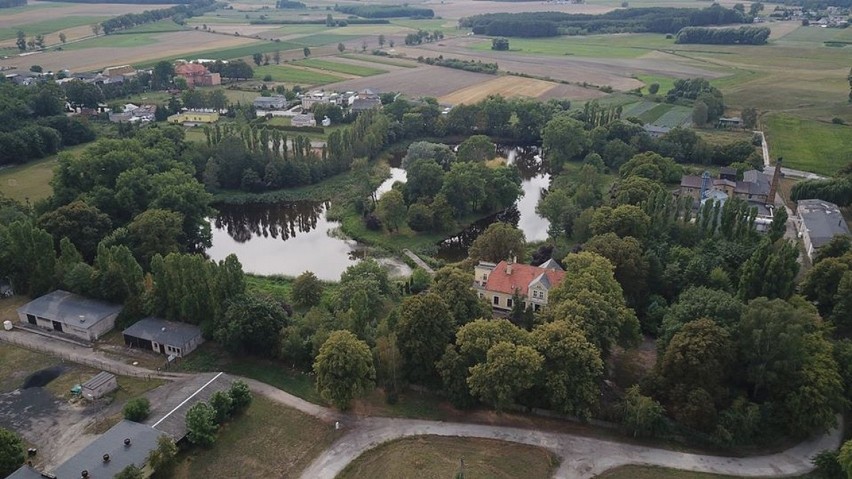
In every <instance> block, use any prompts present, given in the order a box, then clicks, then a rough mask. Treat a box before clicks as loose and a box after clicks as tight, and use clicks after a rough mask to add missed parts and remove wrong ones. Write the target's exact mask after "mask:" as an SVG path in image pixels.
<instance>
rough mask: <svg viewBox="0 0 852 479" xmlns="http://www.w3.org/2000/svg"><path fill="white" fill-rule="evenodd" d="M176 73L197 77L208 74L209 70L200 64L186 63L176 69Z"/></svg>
mask: <svg viewBox="0 0 852 479" xmlns="http://www.w3.org/2000/svg"><path fill="white" fill-rule="evenodd" d="M175 73H176V74H178V75H185V76H196V75H205V74H207V68H206V67H205V66H204V65H199V64H198V63H184V64H182V65H178V66H176V67H175Z"/></svg>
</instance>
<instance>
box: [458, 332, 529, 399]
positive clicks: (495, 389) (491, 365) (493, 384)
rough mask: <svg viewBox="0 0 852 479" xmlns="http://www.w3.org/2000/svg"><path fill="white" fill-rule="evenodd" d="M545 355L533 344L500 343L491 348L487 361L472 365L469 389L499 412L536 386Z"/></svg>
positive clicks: (468, 381)
mask: <svg viewBox="0 0 852 479" xmlns="http://www.w3.org/2000/svg"><path fill="white" fill-rule="evenodd" d="M543 362H544V358H542V356H541V354H539V353H538V352H537V351H536V350H535V349H533V348H532V347H530V346H522V345H516V344H512V343H509V342H500V343H497V344H495V345H494V346H492V347H491V349H489V350H488V354H487V358H486V360H485V362H484V363H479V364H477V365H475V366H473V367H471V368H470V376H469V377H468V379H467V383H468V386H469V387H470V392H471V393H472V394H473V395H474V396H476V397H478V398H479V399H480V400H482V401H483V402H485V403H488V404H490V405H492V406H494V407H495V408H496V409H497V410H498V411H499V410H502V409H504V408H506V407H508V406H510V405H512V403H513V402H514V400H515V398H516V397H517V396H518V395H519V394H520V393H522V392H523V391H525V390H527V389H529V388H531V387H533V385H535V383H536V381H537V379H538V375H539V373H540V371H541V366H542V363H543Z"/></svg>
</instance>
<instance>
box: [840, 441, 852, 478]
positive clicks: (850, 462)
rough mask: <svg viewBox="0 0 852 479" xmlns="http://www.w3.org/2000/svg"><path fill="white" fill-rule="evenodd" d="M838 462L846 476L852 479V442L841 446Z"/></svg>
mask: <svg viewBox="0 0 852 479" xmlns="http://www.w3.org/2000/svg"><path fill="white" fill-rule="evenodd" d="M837 462H838V464H840V469H842V470H843V472H844V473H845V474H846V477H848V478H852V441H846V442H844V443H843V445H842V446H840V452H839V453H838V454H837Z"/></svg>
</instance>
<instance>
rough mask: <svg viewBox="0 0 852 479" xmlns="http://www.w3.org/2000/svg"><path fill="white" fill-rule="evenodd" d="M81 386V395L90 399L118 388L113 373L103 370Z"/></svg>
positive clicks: (102, 395) (98, 397)
mask: <svg viewBox="0 0 852 479" xmlns="http://www.w3.org/2000/svg"><path fill="white" fill-rule="evenodd" d="M81 388H82V394H83V397H84V398H86V399H88V400H90V401H92V400H95V399H100V398H102V397H104V396H105V395H107V394H109V393H111V392H113V391H115V390H116V389H118V381H117V380H116V379H115V375H114V374H110V373H108V372H105V371H104V372H100V373H98V374H97V375H95V377H93V378H92V379H89V380H88V381H86V382H85V383H83V385H82V386H81Z"/></svg>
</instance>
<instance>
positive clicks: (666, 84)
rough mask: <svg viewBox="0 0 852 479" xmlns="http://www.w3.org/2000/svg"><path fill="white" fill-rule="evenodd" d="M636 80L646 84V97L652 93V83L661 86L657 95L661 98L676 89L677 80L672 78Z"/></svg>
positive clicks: (646, 76) (645, 77) (642, 78)
mask: <svg viewBox="0 0 852 479" xmlns="http://www.w3.org/2000/svg"><path fill="white" fill-rule="evenodd" d="M636 79H637V80H639V81H641V82H642V83H644V84H645V88H643V89H642V93H644V94H646V95H647V94H650V92H649V91H648V87H649V86H651V83H657V84H659V85H660V90H659V91H658V92H657V95H660V96H665V95H666V92H668V91H669V90H671V89H672V88H674V80H675V79H674V78H671V77H664V76H655V75H636ZM714 84H715V82H714Z"/></svg>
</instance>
